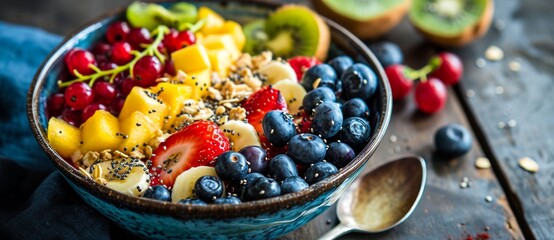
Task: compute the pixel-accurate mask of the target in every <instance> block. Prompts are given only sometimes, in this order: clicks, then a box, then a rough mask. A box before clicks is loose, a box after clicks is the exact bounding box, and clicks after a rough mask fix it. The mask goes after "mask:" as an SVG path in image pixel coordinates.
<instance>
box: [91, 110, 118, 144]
mask: <svg viewBox="0 0 554 240" xmlns="http://www.w3.org/2000/svg"><path fill="white" fill-rule="evenodd" d="M118 135H119V121H118V120H117V118H116V117H114V116H113V115H112V114H111V113H109V112H107V111H104V110H98V111H96V112H95V113H94V115H92V117H90V118H89V119H87V121H86V122H84V123H83V124H82V125H81V140H82V141H83V144H81V151H82V152H83V153H86V152H88V151H96V152H100V151H102V150H105V149H116V148H117V146H119V144H120V142H121V140H122V137H121V136H118Z"/></svg>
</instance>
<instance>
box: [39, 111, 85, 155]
mask: <svg viewBox="0 0 554 240" xmlns="http://www.w3.org/2000/svg"><path fill="white" fill-rule="evenodd" d="M47 137H48V142H50V145H52V148H54V150H56V152H58V154H60V156H62V157H63V158H70V157H71V154H72V153H73V152H75V150H77V149H79V146H80V145H81V144H80V142H81V131H80V130H79V129H78V128H76V127H74V126H73V125H71V124H69V123H67V122H65V121H64V120H62V119H58V118H54V117H53V118H50V120H49V121H48V133H47Z"/></svg>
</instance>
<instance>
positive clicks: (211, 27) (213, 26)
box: [198, 7, 225, 35]
mask: <svg viewBox="0 0 554 240" xmlns="http://www.w3.org/2000/svg"><path fill="white" fill-rule="evenodd" d="M198 19H206V23H205V24H204V26H203V27H202V28H201V29H200V32H201V33H203V34H205V35H206V34H211V33H216V32H218V31H219V29H221V27H223V24H224V23H225V20H224V19H223V17H221V15H219V14H217V13H216V12H214V11H213V10H211V9H209V8H207V7H200V8H199V9H198Z"/></svg>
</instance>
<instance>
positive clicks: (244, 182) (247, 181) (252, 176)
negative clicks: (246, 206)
mask: <svg viewBox="0 0 554 240" xmlns="http://www.w3.org/2000/svg"><path fill="white" fill-rule="evenodd" d="M263 177H265V176H264V175H262V174H261V173H257V172H254V173H249V174H246V176H244V178H242V179H241V180H240V187H239V196H241V197H243V196H244V194H245V192H246V189H248V187H250V186H251V185H252V183H253V182H254V180H256V179H258V178H263Z"/></svg>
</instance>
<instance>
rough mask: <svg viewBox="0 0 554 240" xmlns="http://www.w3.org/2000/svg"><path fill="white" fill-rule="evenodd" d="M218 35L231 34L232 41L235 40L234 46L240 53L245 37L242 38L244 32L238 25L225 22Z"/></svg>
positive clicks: (233, 22)
mask: <svg viewBox="0 0 554 240" xmlns="http://www.w3.org/2000/svg"><path fill="white" fill-rule="evenodd" d="M219 33H228V34H231V36H232V37H233V40H235V45H237V48H238V49H239V51H242V49H243V47H244V43H245V42H246V37H245V36H244V32H243V31H242V27H241V26H240V24H238V23H237V22H235V21H226V22H225V24H223V27H221V29H220V31H219Z"/></svg>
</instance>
